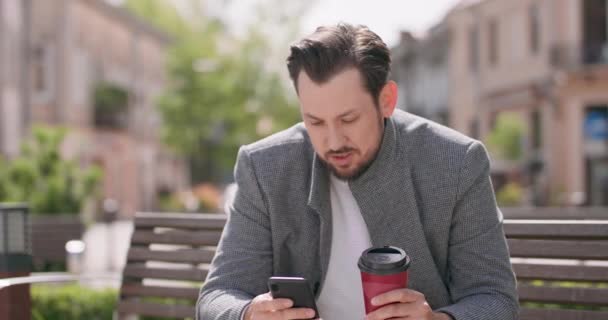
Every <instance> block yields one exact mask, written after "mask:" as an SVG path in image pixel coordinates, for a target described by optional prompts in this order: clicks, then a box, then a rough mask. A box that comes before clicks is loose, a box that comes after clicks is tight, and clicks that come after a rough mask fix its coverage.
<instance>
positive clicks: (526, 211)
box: [500, 207, 608, 220]
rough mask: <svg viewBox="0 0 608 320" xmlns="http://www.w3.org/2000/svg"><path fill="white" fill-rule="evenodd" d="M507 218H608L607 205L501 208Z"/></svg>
mask: <svg viewBox="0 0 608 320" xmlns="http://www.w3.org/2000/svg"><path fill="white" fill-rule="evenodd" d="M500 211H501V212H502V214H503V216H504V217H505V219H559V220H594V219H602V220H606V219H608V213H606V208H605V207H573V208H561V207H553V208H552V207H530V208H524V207H517V208H500Z"/></svg>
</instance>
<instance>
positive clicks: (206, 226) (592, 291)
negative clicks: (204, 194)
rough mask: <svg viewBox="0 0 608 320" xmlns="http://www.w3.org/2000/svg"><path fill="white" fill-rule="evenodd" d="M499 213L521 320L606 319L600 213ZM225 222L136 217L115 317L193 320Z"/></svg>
mask: <svg viewBox="0 0 608 320" xmlns="http://www.w3.org/2000/svg"><path fill="white" fill-rule="evenodd" d="M503 213H505V217H506V219H505V221H504V230H505V234H506V236H507V241H508V244H509V249H510V254H511V259H512V263H513V268H514V270H515V273H516V275H517V279H518V290H519V295H520V302H521V303H522V310H521V319H522V320H528V319H551V320H560V319H568V320H582V319H585V320H594V319H597V320H600V319H602V320H604V319H608V308H606V307H608V214H606V216H604V215H603V214H602V213H599V211H598V212H595V213H594V214H591V215H586V216H584V217H583V218H586V219H585V220H581V219H580V218H581V215H580V214H578V215H577V214H574V213H571V212H545V213H546V214H545V215H539V214H538V213H536V214H535V213H534V212H532V211H531V212H529V213H527V212H525V211H506V212H505V211H504V210H503ZM539 217H543V218H547V219H545V220H542V219H539ZM577 218H578V219H577ZM225 223H226V216H225V215H221V214H198V213H197V214H177V213H175V214H173V213H169V214H167V213H162V214H157V213H138V214H137V215H136V217H135V222H134V230H133V236H132V240H131V246H130V249H129V252H128V257H127V264H126V266H125V269H124V272H123V284H122V286H121V290H120V301H119V305H118V312H119V314H120V315H127V314H138V315H149V316H162V317H175V318H194V314H195V309H194V304H195V303H196V300H197V298H198V295H199V290H200V287H201V284H202V282H203V281H204V279H205V277H206V276H207V272H208V267H209V263H210V262H211V259H212V258H213V255H214V254H215V246H216V245H217V243H218V241H219V238H220V235H221V232H222V229H223V227H224V225H225ZM150 298H152V299H154V298H161V300H150ZM164 298H172V299H176V300H171V301H162V299H164ZM584 308H587V309H588V308H595V309H596V310H582V309H584Z"/></svg>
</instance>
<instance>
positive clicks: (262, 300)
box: [245, 293, 315, 320]
mask: <svg viewBox="0 0 608 320" xmlns="http://www.w3.org/2000/svg"><path fill="white" fill-rule="evenodd" d="M292 306H293V302H292V301H291V300H289V299H273V298H272V296H271V295H270V293H266V294H263V295H259V296H257V297H255V299H253V301H252V302H251V304H250V305H249V309H248V310H247V313H246V315H245V319H247V320H295V319H312V318H313V317H314V316H315V312H314V310H312V309H308V308H292Z"/></svg>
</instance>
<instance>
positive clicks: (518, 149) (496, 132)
mask: <svg viewBox="0 0 608 320" xmlns="http://www.w3.org/2000/svg"><path fill="white" fill-rule="evenodd" d="M524 133H525V128H524V126H523V125H522V123H521V121H520V120H519V119H518V118H517V116H514V115H511V114H508V113H502V114H500V115H499V116H498V119H497V120H496V126H495V128H494V129H493V130H492V132H490V134H489V136H488V138H487V141H486V144H487V145H488V148H489V149H490V150H491V151H492V153H494V154H495V155H497V156H498V157H500V158H502V159H504V160H513V161H517V160H521V157H522V155H523V148H522V144H521V143H522V139H523V137H524Z"/></svg>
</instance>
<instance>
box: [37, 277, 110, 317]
mask: <svg viewBox="0 0 608 320" xmlns="http://www.w3.org/2000/svg"><path fill="white" fill-rule="evenodd" d="M30 290H31V294H32V320H81V319H88V320H107V319H112V314H113V313H114V310H115V309H116V302H117V299H118V293H117V291H116V290H114V289H105V290H93V289H88V288H84V287H81V286H79V285H68V286H51V285H32V287H31V289H30Z"/></svg>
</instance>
